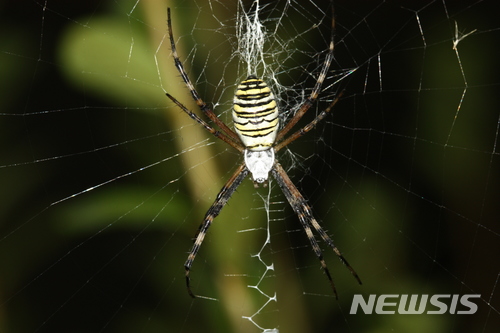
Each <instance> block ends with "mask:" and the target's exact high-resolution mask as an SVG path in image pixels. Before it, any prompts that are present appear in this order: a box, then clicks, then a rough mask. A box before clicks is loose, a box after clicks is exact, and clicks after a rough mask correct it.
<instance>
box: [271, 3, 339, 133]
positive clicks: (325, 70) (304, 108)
mask: <svg viewBox="0 0 500 333" xmlns="http://www.w3.org/2000/svg"><path fill="white" fill-rule="evenodd" d="M334 31H335V16H334V15H333V8H332V29H331V34H330V45H329V46H328V53H327V55H326V57H325V61H324V62H323V67H322V68H321V72H320V74H319V76H318V80H317V81H316V84H315V85H314V88H313V90H312V92H311V95H309V97H308V98H307V99H306V100H305V101H304V103H303V104H302V106H301V107H300V109H299V110H298V111H297V112H296V113H295V115H294V116H293V117H292V119H290V121H289V122H288V123H287V124H286V125H285V127H283V128H282V129H281V131H280V132H279V133H278V135H277V137H276V142H279V141H280V140H282V139H283V137H284V136H285V135H286V134H287V133H288V132H289V131H290V130H291V129H292V127H293V126H295V124H297V122H298V121H299V120H300V119H301V118H302V116H304V114H305V113H306V112H307V110H309V108H310V107H311V106H312V105H313V103H314V102H315V101H316V99H317V98H318V95H319V93H320V92H321V86H322V85H323V81H325V78H326V74H327V73H328V70H329V69H330V65H331V63H332V60H333V49H334V42H333V32H334Z"/></svg>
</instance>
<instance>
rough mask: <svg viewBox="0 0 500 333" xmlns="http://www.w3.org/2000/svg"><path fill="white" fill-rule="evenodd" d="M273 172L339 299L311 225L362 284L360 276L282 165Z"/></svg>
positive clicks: (274, 168) (276, 166) (277, 164)
mask: <svg viewBox="0 0 500 333" xmlns="http://www.w3.org/2000/svg"><path fill="white" fill-rule="evenodd" d="M271 172H272V174H273V177H274V178H275V179H276V181H277V183H278V185H279V186H280V188H281V190H282V191H283V194H284V195H285V197H286V198H287V200H288V202H289V203H290V206H292V209H293V211H294V212H295V213H296V214H297V216H298V217H299V221H300V223H301V224H302V227H303V228H304V230H305V232H306V235H307V238H308V239H309V242H310V243H311V246H312V248H313V250H314V253H315V254H316V256H317V257H318V259H319V261H320V263H321V267H322V268H323V271H324V272H325V274H326V276H327V278H328V280H329V281H330V285H331V287H332V290H333V293H334V294H335V298H337V299H338V295H337V290H336V289H335V284H334V283H333V279H332V276H331V275H330V271H329V270H328V267H327V266H326V262H325V260H324V259H323V252H322V251H321V249H320V247H319V245H318V242H317V241H316V239H315V238H314V235H313V233H312V230H311V225H312V226H313V228H314V229H315V230H316V232H318V233H319V235H320V236H321V238H322V239H323V240H324V241H325V243H327V244H328V246H330V247H331V248H332V249H333V252H334V253H335V254H336V255H337V257H338V258H339V259H340V261H341V262H342V263H343V264H344V265H345V266H346V267H347V268H348V269H349V271H350V272H351V274H352V275H353V276H354V278H355V279H356V280H357V281H358V283H359V284H361V280H360V279H359V277H358V274H357V273H356V272H355V271H354V269H353V268H352V267H351V265H349V263H348V262H347V260H346V259H345V258H344V256H343V255H342V253H340V251H339V249H338V248H337V247H336V246H335V244H334V243H333V241H332V239H331V238H330V237H329V236H328V234H327V233H326V231H325V230H324V229H323V228H322V227H321V226H320V225H319V223H318V221H316V219H315V218H314V216H313V215H312V212H311V207H309V205H308V204H307V201H306V200H305V199H304V197H303V196H302V194H301V193H300V192H299V190H298V189H297V187H296V186H295V185H294V184H293V183H292V181H291V180H290V178H289V177H288V175H287V174H286V172H285V169H283V167H282V166H281V164H279V163H278V162H276V163H275V164H274V167H273V169H272V171H271Z"/></svg>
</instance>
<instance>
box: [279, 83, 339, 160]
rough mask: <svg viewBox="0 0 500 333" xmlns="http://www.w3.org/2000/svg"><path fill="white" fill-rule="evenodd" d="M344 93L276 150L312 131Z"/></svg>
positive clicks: (281, 143) (282, 142)
mask: <svg viewBox="0 0 500 333" xmlns="http://www.w3.org/2000/svg"><path fill="white" fill-rule="evenodd" d="M343 93H344V91H341V92H340V94H338V95H337V96H336V97H335V99H334V100H333V102H332V103H330V105H329V106H328V107H327V108H326V109H325V110H323V111H321V113H320V114H319V115H318V116H317V117H316V118H314V119H313V121H311V122H310V123H309V124H307V125H306V126H304V127H302V128H301V129H299V130H298V131H297V132H295V133H293V134H292V135H290V136H289V137H288V138H286V139H285V140H283V141H281V142H280V143H278V144H277V145H276V146H275V147H274V150H275V151H276V152H277V151H279V150H280V149H281V148H283V147H286V146H288V145H289V144H290V143H291V142H293V141H295V140H296V139H298V138H300V137H301V136H302V135H304V134H306V133H307V132H309V131H310V130H312V129H313V128H314V127H315V126H316V125H317V124H318V123H319V122H320V121H322V120H323V119H324V118H325V117H326V116H327V115H328V113H329V112H330V110H331V109H332V108H333V107H334V105H335V104H337V102H338V100H339V99H340V97H341V96H342V94H343Z"/></svg>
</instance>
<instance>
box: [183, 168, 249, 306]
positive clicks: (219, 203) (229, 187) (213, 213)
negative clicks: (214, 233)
mask: <svg viewBox="0 0 500 333" xmlns="http://www.w3.org/2000/svg"><path fill="white" fill-rule="evenodd" d="M247 175H248V169H247V167H246V166H245V164H244V163H243V164H241V165H240V166H239V167H238V169H237V170H236V172H235V173H234V174H233V175H232V176H231V178H229V180H228V181H227V183H226V184H225V185H224V186H223V187H222V189H221V190H220V192H219V194H217V198H216V199H215V201H214V203H213V204H212V206H210V208H209V209H208V211H207V213H206V214H205V218H204V219H203V222H202V223H201V225H200V227H199V229H198V233H197V234H196V239H195V241H194V245H193V247H192V249H191V251H189V255H188V258H187V260H186V262H185V263H184V268H185V270H186V286H187V290H188V293H189V295H190V296H191V297H193V298H195V297H197V296H196V295H195V294H194V293H193V291H192V290H191V283H190V280H191V279H190V277H189V273H190V272H191V266H192V265H193V261H194V258H195V257H196V254H197V253H198V251H199V249H200V246H201V244H202V243H203V239H204V238H205V235H206V234H207V231H208V228H209V227H210V225H211V224H212V222H213V220H214V219H215V218H216V217H217V215H219V213H220V211H221V210H222V207H224V206H225V205H226V203H227V202H228V200H229V198H230V197H231V195H233V193H234V191H235V190H236V188H237V187H238V186H239V185H240V184H241V182H242V181H243V179H245V177H246V176H247Z"/></svg>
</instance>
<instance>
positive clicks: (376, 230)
mask: <svg viewBox="0 0 500 333" xmlns="http://www.w3.org/2000/svg"><path fill="white" fill-rule="evenodd" d="M301 3H302V2H301ZM295 5H298V4H295ZM306 5H307V6H306ZM306 5H304V8H305V9H304V12H306V13H307V12H308V11H309V10H310V11H311V12H315V11H316V10H317V9H315V8H314V6H312V7H311V9H309V7H308V5H310V4H308V3H306ZM317 5H318V8H328V6H329V1H324V2H322V1H318V2H317ZM446 5H447V9H448V11H449V12H448V13H446V12H445V11H444V9H443V5H442V3H436V2H429V4H428V6H425V4H424V3H422V2H407V1H404V2H403V1H401V2H388V3H380V4H374V3H369V2H358V3H355V4H354V3H349V2H346V1H339V2H335V13H336V20H337V29H336V41H337V44H336V54H335V61H334V64H333V65H332V69H333V70H336V69H338V68H344V69H345V68H353V67H354V66H361V67H360V69H358V71H356V72H355V73H354V74H353V75H351V76H350V77H349V79H348V80H344V81H342V82H341V84H340V88H342V89H346V93H345V97H344V98H343V100H342V101H341V102H340V103H339V104H338V105H337V107H336V110H335V112H334V113H333V115H332V116H331V117H330V118H329V119H328V120H327V121H326V122H325V123H324V124H322V125H320V126H318V128H317V129H315V130H314V131H313V133H309V135H308V136H307V137H304V138H301V140H300V141H297V142H296V143H294V144H293V145H291V146H290V149H291V150H292V151H293V152H294V154H291V153H289V152H284V153H282V154H281V155H280V156H279V158H280V161H282V163H283V164H284V166H285V167H286V168H287V170H290V176H291V178H292V180H293V181H294V182H296V184H297V186H298V187H299V189H300V190H301V191H302V192H303V194H304V195H305V197H306V198H308V200H309V202H310V204H311V206H312V208H313V211H314V214H315V216H316V217H317V218H318V220H320V221H321V222H322V224H323V225H325V228H326V229H328V231H329V233H330V234H332V235H333V238H334V240H335V241H336V243H337V245H338V246H339V248H340V249H341V250H342V251H343V253H344V254H345V256H346V257H347V258H348V260H349V262H350V263H351V265H352V266H353V267H354V268H355V269H356V270H357V272H358V274H359V275H360V277H361V279H362V280H363V286H358V285H357V284H356V282H355V281H354V279H352V277H351V276H350V274H349V272H348V271H347V270H346V269H345V268H344V267H342V266H341V264H340V263H339V262H338V260H336V258H335V257H334V255H333V254H332V253H330V251H328V249H326V247H324V248H325V253H326V258H327V262H328V264H329V267H330V270H331V272H332V275H333V277H334V280H335V282H336V286H337V291H338V292H339V300H338V301H336V300H335V299H334V298H333V296H332V295H331V291H330V290H329V286H328V283H327V279H326V277H325V276H324V275H323V274H322V272H321V270H320V269H319V264H318V262H317V259H316V257H315V256H314V254H313V252H312V251H311V249H310V246H309V245H308V242H307V239H306V237H305V235H304V233H303V231H302V230H300V224H299V223H298V221H297V218H296V216H295V215H294V214H293V212H292V211H291V209H290V208H289V207H288V205H287V204H286V203H285V202H284V198H283V197H282V196H281V194H280V193H279V190H278V189H274V188H273V189H272V191H271V192H270V193H269V192H268V190H267V189H261V190H258V191H256V190H255V189H254V188H253V186H252V184H251V182H250V181H245V182H244V183H243V184H242V185H241V187H240V188H239V189H238V191H237V193H236V194H235V196H234V197H233V198H232V199H231V200H230V202H229V204H228V205H227V206H226V207H225V208H224V209H223V212H222V213H221V215H220V216H219V217H218V218H217V219H216V222H215V223H214V226H213V227H212V228H211V230H210V232H209V235H208V236H207V238H206V240H205V242H204V244H203V246H202V250H201V252H200V255H199V256H198V257H197V259H196V261H195V263H194V266H193V271H192V279H193V288H194V289H195V290H196V292H197V293H199V294H201V295H206V296H209V297H215V298H217V299H219V301H209V300H203V299H196V300H192V299H191V298H190V297H189V296H188V295H187V292H186V290H185V283H184V269H183V263H184V261H185V259H186V257H187V251H188V250H189V249H190V247H191V245H192V237H193V236H194V234H195V232H196V230H197V227H198V225H199V223H200V222H201V220H202V217H203V215H204V214H205V211H206V210H207V209H208V207H209V206H210V204H211V203H212V202H213V200H214V199H215V197H216V195H217V193H218V191H219V189H220V188H221V187H222V185H223V184H224V182H225V181H226V179H228V178H229V177H230V175H231V173H232V172H233V170H234V166H235V165H236V163H238V162H240V161H241V159H240V157H239V156H238V154H236V153H235V152H234V151H232V150H230V149H229V148H227V147H226V146H225V145H224V144H222V143H219V142H217V141H216V140H215V139H213V138H211V137H209V136H208V135H207V134H206V133H205V132H204V131H203V130H202V129H201V128H200V127H199V126H197V125H196V124H194V123H193V122H192V120H190V119H189V118H188V117H186V116H185V115H184V114H183V113H182V112H181V111H180V110H178V109H176V108H174V107H173V106H172V105H171V103H169V101H168V100H167V98H166V97H165V91H168V92H169V93H171V94H172V95H174V96H176V97H177V98H178V99H179V100H181V101H182V102H183V103H185V104H186V105H187V106H188V107H189V108H191V109H192V110H194V111H195V112H197V111H198V110H197V109H196V106H195V105H193V103H192V102H191V100H190V96H189V94H188V92H187V91H186V89H185V87H184V86H183V84H182V81H181V78H180V77H179V75H178V73H177V72H176V71H175V67H174V66H173V61H172V59H171V58H170V54H169V53H170V47H169V45H168V43H167V40H166V39H165V38H166V37H167V36H166V8H167V7H168V6H171V7H172V8H173V20H174V30H175V31H174V34H175V35H176V36H178V38H179V43H180V44H179V45H178V47H179V53H180V55H181V57H182V58H183V59H186V64H187V65H186V66H187V67H188V70H189V73H190V77H191V79H192V80H193V81H194V82H195V83H196V84H197V87H198V88H199V91H200V93H201V95H202V96H203V98H205V99H206V101H207V102H220V101H226V100H230V99H231V94H232V92H233V90H232V88H231V89H230V88H227V89H225V88H224V87H221V85H220V84H219V82H218V80H220V78H221V75H224V77H225V80H227V81H228V82H229V78H231V77H232V76H234V80H237V79H238V78H237V77H235V73H233V72H231V70H230V68H231V67H227V68H228V69H226V67H224V63H225V59H228V57H230V56H231V51H230V48H229V47H228V46H229V45H228V44H227V41H225V40H224V38H225V37H226V36H227V35H225V34H224V33H225V32H226V30H223V29H221V28H220V27H221V23H225V22H232V21H231V19H232V17H233V15H234V13H235V11H236V7H235V4H232V3H229V4H228V3H219V2H212V3H210V5H209V3H208V2H205V1H199V2H194V1H174V2H169V1H151V0H142V1H139V2H137V3H136V2H135V1H120V2H114V1H86V2H74V3H71V4H69V3H68V2H65V1H58V0H52V1H51V0H47V1H46V2H43V1H19V2H15V1H3V2H1V3H0V15H1V17H2V19H1V21H0V25H1V27H2V28H1V31H2V32H1V41H2V42H1V52H0V57H1V62H0V71H1V72H0V73H1V75H0V77H1V79H0V84H1V90H0V91H1V98H0V105H1V111H0V115H1V117H0V132H1V133H2V134H1V138H2V140H1V141H0V145H1V149H2V154H0V182H1V184H2V191H0V196H1V199H2V204H1V206H0V207H1V208H0V269H1V274H0V332H35V331H36V332H197V331H209V332H258V331H259V330H258V329H257V328H256V326H255V325H254V324H252V323H251V322H250V321H249V320H247V319H244V318H242V316H252V315H253V314H254V313H256V312H258V314H257V315H256V316H255V317H253V318H252V320H255V322H256V323H257V324H258V325H260V326H262V327H266V328H267V327H268V328H272V327H279V329H280V331H282V332H331V331H334V330H337V331H341V332H347V331H352V332H387V331H395V332H422V331H426V332H473V331H474V332H476V331H477V332H479V331H481V332H494V330H495V328H498V326H499V325H500V315H499V309H500V300H499V297H498V291H496V290H495V287H496V285H497V281H498V274H499V272H500V266H499V265H500V264H499V262H500V261H499V253H500V251H499V250H500V249H499V245H498V244H499V243H500V242H499V234H500V230H499V227H498V217H499V214H498V213H499V212H498V208H497V202H498V199H499V189H500V186H499V180H500V177H499V170H500V168H499V154H498V148H497V144H498V123H499V121H498V120H499V111H498V110H499V108H498V97H497V91H498V77H499V76H498V74H499V73H498V65H497V63H498V62H497V59H498V56H499V52H498V51H497V48H496V44H497V43H498V41H499V38H498V37H499V32H498V31H499V30H498V20H497V18H496V11H495V10H494V8H495V2H494V1H484V2H479V3H469V2H455V1H453V2H447V3H446ZM417 8H420V9H421V10H420V11H419V12H417V13H418V16H416V13H415V12H414V11H412V9H417ZM294 15H295V16H294ZM296 15H298V14H297V12H295V11H290V16H289V17H290V21H291V22H294V25H293V27H295V28H296V27H302V22H301V21H300V16H296ZM447 15H448V16H447ZM214 17H216V18H217V20H218V21H217V20H215V19H214ZM417 17H418V19H419V20H420V22H421V27H422V28H423V30H424V36H425V40H422V37H421V35H420V32H419V26H418V25H417V19H416V18H417ZM455 21H457V22H458V27H459V31H460V32H463V33H467V32H470V31H472V30H474V29H478V30H477V32H476V33H475V34H473V35H471V36H469V37H467V38H465V39H464V40H463V41H462V42H461V43H459V44H458V50H459V55H460V60H461V62H462V65H463V70H464V73H465V75H466V79H467V82H466V83H465V82H464V79H463V77H462V72H461V70H460V66H459V65H458V61H457V57H456V54H455V51H454V50H453V49H452V45H453V43H452V42H453V40H452V38H453V37H454V33H455V30H454V29H455V25H454V24H455ZM307 23H308V22H304V23H303V24H304V26H307ZM283 24H285V26H286V25H287V24H288V23H287V22H283ZM193 27H196V28H195V29H193ZM325 27H326V28H328V24H327V22H323V27H322V28H325ZM316 31H317V30H314V29H313V30H312V32H316ZM321 31H323V30H321ZM322 33H323V35H321V37H320V38H317V40H307V42H308V43H309V44H310V45H308V47H310V49H312V50H317V51H318V52H319V51H321V50H323V49H324V48H325V45H326V43H325V38H327V37H325V36H328V31H327V30H326V31H323V32H322ZM303 39H304V40H305V39H306V37H305V36H304V37H303ZM424 43H425V47H424V46H423V45H424ZM377 52H380V55H381V57H380V59H382V60H381V67H379V64H378V58H377ZM304 59H306V60H305V61H306V63H305V65H304V68H303V71H304V72H305V74H304V75H302V76H301V77H300V80H303V84H304V87H312V85H313V84H314V78H312V77H308V75H307V71H312V70H313V69H314V68H315V67H314V62H313V61H311V60H307V59H308V58H304ZM319 63H321V61H319ZM379 68H382V72H383V73H384V74H383V80H382V89H380V81H379V76H378V70H379ZM222 69H226V71H227V73H226V72H225V73H223V74H220V71H221V70H222ZM333 73H335V72H333ZM283 75H284V77H285V78H284V80H286V79H290V77H288V76H287V74H286V73H285V74H283ZM367 77H368V78H369V80H366V81H365V79H366V78H367ZM291 79H294V78H293V77H292V78H291ZM297 80H299V79H297ZM300 82H302V81H300ZM340 88H337V87H334V88H331V90H332V91H330V92H327V94H329V95H327V97H331V94H332V93H333V92H335V91H338V90H339V89H340ZM464 88H467V89H466V93H465V98H464V100H463V102H462V103H460V101H461V98H462V94H463V92H464ZM212 96H217V97H216V98H214V99H212ZM325 105H327V102H326V100H325V101H320V102H319V103H318V106H317V108H316V109H314V110H312V112H311V113H313V112H317V110H321V109H322V108H324V107H325ZM221 109H223V108H221ZM223 110H224V109H223ZM225 116H226V115H223V117H225ZM311 116H312V115H311ZM224 119H225V118H224ZM309 119H312V118H309ZM311 147H313V148H311ZM267 196H269V198H270V199H268V200H266V199H265V198H266V197H267ZM265 203H270V207H269V211H270V213H269V216H268V215H267V214H266V210H265V209H262V207H263V206H264V204H265ZM268 220H269V221H270V225H271V239H272V241H271V246H267V247H266V248H264V249H263V251H262V252H261V254H262V259H263V260H264V261H265V262H266V263H267V264H271V263H273V264H274V267H275V270H274V271H271V272H268V273H267V274H266V275H265V278H264V279H263V281H262V282H260V284H259V286H260V287H261V288H262V290H263V291H264V292H266V293H268V295H269V296H273V295H274V292H276V293H277V298H278V302H271V303H270V304H269V305H268V306H266V307H265V308H263V309H262V310H261V311H260V312H259V308H260V307H261V306H263V305H264V304H265V302H266V297H264V296H263V295H261V294H260V293H259V292H258V291H257V290H255V289H253V288H247V285H249V284H252V285H255V284H257V283H259V280H260V278H261V277H262V276H263V275H264V274H265V266H264V265H263V264H262V263H260V262H259V260H258V258H255V257H252V255H253V254H255V253H257V252H259V250H260V248H261V247H262V245H263V244H264V241H265V239H266V230H265V227H266V223H267V221H268ZM242 230H249V231H247V232H239V231H242ZM382 293H390V294H437V293H439V294H481V295H482V298H481V301H480V302H479V304H478V305H479V311H478V313H476V314H475V315H470V316H457V315H449V314H448V315H442V316H436V315H434V316H432V315H418V316H412V315H394V316H380V315H364V314H358V315H350V314H349V309H350V304H351V300H352V295H353V294H363V295H365V296H367V295H369V294H382Z"/></svg>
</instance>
